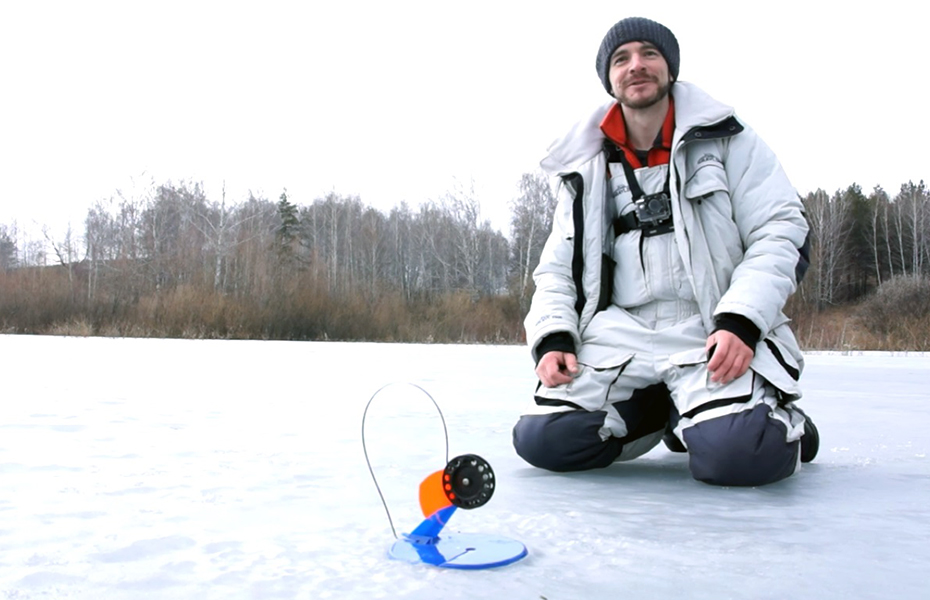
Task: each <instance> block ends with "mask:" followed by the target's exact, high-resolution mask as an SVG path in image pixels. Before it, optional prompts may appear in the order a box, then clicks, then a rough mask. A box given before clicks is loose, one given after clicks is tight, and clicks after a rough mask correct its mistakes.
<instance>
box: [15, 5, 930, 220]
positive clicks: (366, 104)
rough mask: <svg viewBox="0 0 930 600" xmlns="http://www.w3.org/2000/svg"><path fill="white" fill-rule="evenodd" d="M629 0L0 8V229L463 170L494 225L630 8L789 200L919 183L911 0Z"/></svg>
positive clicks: (585, 89) (429, 194)
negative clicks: (131, 207) (795, 192)
mask: <svg viewBox="0 0 930 600" xmlns="http://www.w3.org/2000/svg"><path fill="white" fill-rule="evenodd" d="M636 4H637V5H636V7H633V5H632V4H630V3H618V2H599V1H596V2H595V1H592V2H582V1H579V2H573V3H554V2H522V1H520V2H517V1H508V2H504V1H502V0H497V1H494V2H485V1H475V2H470V3H467V4H464V3H454V4H453V3H440V2H435V1H432V2H413V1H404V0H397V1H394V2H361V1H349V0H346V1H342V2H325V3H324V2H267V1H266V2H261V3H258V2H254V3H243V2H229V1H227V2H206V1H204V2H196V1H192V0H188V1H183V2H175V1H159V2H102V1H98V0H85V1H83V2H42V1H35V2H12V1H10V2H3V3H2V4H0V57H2V58H0V82H2V88H0V193H2V195H3V196H2V201H0V223H6V224H9V223H11V222H12V221H13V220H14V219H15V220H17V221H18V222H19V224H20V226H21V227H25V226H29V225H30V224H35V223H38V224H46V225H51V226H52V227H53V228H59V227H62V226H63V224H65V223H67V222H68V221H71V222H72V223H74V224H75V226H77V227H78V228H81V229H82V227H80V225H81V222H82V220H83V217H84V215H85V214H86V211H87V209H88V208H89V207H90V206H91V205H92V204H93V203H94V202H95V201H97V200H100V199H105V198H109V197H111V196H113V195H115V193H116V190H117V189H121V190H126V189H127V188H130V187H131V186H132V185H135V186H136V189H137V190H138V189H145V187H146V182H149V181H154V182H156V183H162V182H164V181H167V180H172V181H176V182H177V181H195V182H202V183H203V184H204V186H205V188H206V190H207V193H208V195H209V196H210V198H211V199H215V200H219V199H220V193H221V192H220V190H221V189H222V184H223V182H224V181H225V184H226V190H227V200H228V201H229V202H239V201H241V200H244V199H245V198H246V197H247V195H248V192H249V190H252V191H254V192H255V193H256V194H264V195H265V196H266V197H267V198H269V199H271V200H276V199H277V198H278V196H279V195H280V193H281V191H282V189H284V188H287V190H288V194H289V196H290V198H291V200H292V201H294V202H295V203H297V204H301V205H305V204H310V203H311V202H312V201H313V200H314V199H315V198H317V197H319V196H321V195H323V194H324V193H326V192H327V191H330V190H334V191H336V192H337V193H340V194H358V195H360V197H361V199H362V201H363V202H364V203H365V204H367V205H371V206H375V207H377V208H379V209H381V210H384V211H387V210H389V209H390V208H391V207H392V206H396V205H397V204H399V203H400V202H401V201H402V200H407V201H408V202H410V203H411V204H412V205H413V206H416V205H417V204H419V203H420V202H422V201H425V200H428V199H437V198H439V197H440V196H442V194H443V193H445V192H446V191H449V190H451V189H453V187H454V186H455V185H456V182H457V181H458V182H462V183H465V184H466V185H467V184H468V182H470V181H472V180H473V181H474V184H475V187H476V190H477V192H478V194H479V197H480V200H481V202H482V207H483V214H484V216H485V217H487V218H491V219H492V221H493V223H494V225H495V226H496V227H498V228H499V229H501V230H502V231H504V232H505V233H506V232H507V230H508V224H507V218H508V214H509V213H508V203H509V201H510V200H511V199H512V198H513V197H514V196H515V195H516V185H517V182H518V181H519V179H520V176H521V174H522V173H525V172H528V171H532V170H534V169H535V168H536V165H537V164H538V161H539V159H540V158H541V157H542V155H543V153H544V150H545V148H546V147H547V146H548V144H549V143H550V142H551V141H552V140H553V139H555V138H556V137H558V136H559V135H561V134H562V133H563V132H564V131H565V130H566V128H567V127H568V126H569V125H570V124H571V123H572V122H573V121H575V120H577V119H578V118H580V117H581V116H582V115H584V114H586V113H587V112H588V111H589V110H590V109H591V108H593V107H594V106H596V105H597V104H599V103H601V102H603V101H604V100H606V99H607V96H606V93H605V92H604V90H603V88H601V86H600V83H599V81H598V78H597V75H596V73H595V69H594V60H595V56H596V52H597V48H598V45H599V44H600V41H601V38H602V37H603V35H604V33H605V32H606V31H607V29H608V28H609V27H610V26H611V25H612V24H613V23H614V22H616V21H617V20H619V19H620V18H623V17H625V16H632V15H641V16H647V17H650V18H653V19H656V20H659V21H661V22H663V23H665V24H666V25H667V26H669V27H670V28H671V29H672V31H674V32H675V34H676V36H677V37H678V40H679V43H680V45H681V53H682V58H681V74H680V78H681V79H683V80H687V81H691V82H693V83H696V84H698V85H700V86H701V87H703V88H704V89H706V90H707V91H708V92H710V93H711V94H712V95H714V96H716V97H717V98H718V99H720V100H721V101H724V102H726V103H728V104H731V105H733V106H735V107H736V109H737V112H738V114H739V115H740V116H742V117H743V118H744V119H746V120H747V121H748V122H749V123H750V124H751V125H752V126H753V127H754V128H755V129H756V130H758V131H759V132H760V134H761V135H762V136H763V138H764V139H765V140H766V142H768V144H769V145H770V146H772V147H773V148H774V150H775V151H776V153H777V154H778V155H779V157H780V159H781V161H782V163H783V164H784V166H785V168H786V170H787V171H788V174H789V176H790V177H791V179H792V181H793V182H794V184H795V186H796V187H797V188H798V189H799V191H801V192H802V193H805V192H807V191H811V190H814V189H816V188H818V187H819V188H823V189H826V190H828V191H830V192H833V191H835V190H836V189H838V188H845V187H846V186H847V185H849V184H851V183H853V182H856V183H859V184H860V185H861V186H862V188H863V189H864V190H865V191H866V192H868V191H871V189H872V187H873V186H875V185H882V186H883V187H885V189H886V190H887V191H889V192H891V193H892V194H893V193H895V192H896V191H897V190H898V188H899V186H900V185H901V184H902V183H905V182H906V181H908V180H914V181H915V182H916V181H918V180H920V179H930V168H928V161H927V158H928V154H930V153H928V152H927V151H926V149H925V147H926V144H927V142H926V140H927V139H928V138H930V124H928V120H927V118H926V109H925V103H926V97H927V94H928V91H930V85H928V82H927V76H926V74H925V64H926V62H927V61H926V58H927V55H928V52H927V50H925V48H924V44H925V40H926V35H927V33H926V23H925V20H924V19H922V18H919V15H920V14H921V13H922V10H921V9H919V8H918V3H913V2H904V1H902V2H897V1H890V0H888V1H885V2H880V3H877V2H871V3H869V4H868V5H863V4H862V3H858V2H857V3H849V4H845V5H843V6H842V8H830V7H839V6H840V5H839V4H838V3H837V4H834V3H833V2H817V1H814V0H808V1H806V2H793V1H782V2H776V3H768V5H769V6H770V7H771V8H762V7H760V6H759V5H758V4H757V3H752V2H712V3H706V2H705V3H695V2H678V1H672V0H665V1H663V2H641V3H636ZM837 11H839V12H837ZM133 182H134V184H133Z"/></svg>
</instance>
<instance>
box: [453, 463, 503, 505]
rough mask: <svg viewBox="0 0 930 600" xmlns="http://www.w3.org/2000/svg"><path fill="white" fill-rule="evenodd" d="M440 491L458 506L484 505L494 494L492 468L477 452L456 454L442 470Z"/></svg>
mask: <svg viewBox="0 0 930 600" xmlns="http://www.w3.org/2000/svg"><path fill="white" fill-rule="evenodd" d="M442 491H443V492H444V493H445V494H446V498H448V499H449V502H451V503H452V504H454V505H455V506H458V507H459V508H466V509H472V508H478V507H479V506H484V505H485V504H487V503H488V500H490V499H491V496H492V495H493V494H494V470H493V469H491V465H490V464H488V461H486V460H484V459H483V458H481V457H480V456H478V455H477V454H463V455H461V456H456V457H455V458H453V459H452V460H450V461H449V464H447V465H446V468H445V469H444V470H443V473H442Z"/></svg>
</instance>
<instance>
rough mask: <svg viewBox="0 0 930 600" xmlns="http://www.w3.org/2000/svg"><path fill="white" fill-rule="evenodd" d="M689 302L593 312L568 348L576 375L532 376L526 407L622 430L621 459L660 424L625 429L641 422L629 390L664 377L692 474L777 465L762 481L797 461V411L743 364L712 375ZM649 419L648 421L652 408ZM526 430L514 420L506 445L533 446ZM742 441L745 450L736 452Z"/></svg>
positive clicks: (655, 437) (614, 433)
mask: <svg viewBox="0 0 930 600" xmlns="http://www.w3.org/2000/svg"><path fill="white" fill-rule="evenodd" d="M694 312H695V311H694V305H693V304H692V303H689V302H687V301H655V302H651V303H648V304H646V305H644V306H642V307H638V308H636V309H629V310H628V309H622V308H619V307H616V306H610V307H609V308H607V309H605V310H604V311H602V312H600V313H598V314H597V315H596V316H595V317H594V319H593V320H592V322H591V324H590V325H589V326H588V328H587V329H586V330H585V332H584V336H583V340H582V345H581V348H580V349H579V350H578V353H577V357H578V362H579V373H578V375H577V376H576V377H575V378H574V379H573V381H571V382H570V383H568V384H565V385H561V386H558V387H554V388H545V387H542V386H541V387H540V388H539V389H538V390H537V392H536V405H535V407H534V408H533V409H532V410H531V411H530V413H529V414H528V415H527V417H531V416H532V415H545V414H549V415H553V414H554V413H563V412H574V413H576V414H577V415H576V416H578V417H580V418H581V419H583V420H584V421H585V422H586V423H587V425H588V429H589V431H590V430H591V423H592V422H593V421H592V417H594V414H597V415H598V416H597V423H598V427H597V434H598V437H599V438H600V441H601V442H607V441H608V440H612V439H621V440H623V444H622V449H621V450H620V451H619V453H618V455H617V456H616V457H615V458H613V460H620V461H623V460H630V459H633V458H636V457H637V456H641V455H642V454H644V453H646V452H648V451H649V450H650V449H652V448H653V447H655V446H656V445H657V444H658V443H659V441H660V440H661V439H662V435H663V434H664V433H665V430H664V429H662V430H660V431H652V432H646V431H638V432H634V431H632V429H634V428H640V429H642V426H641V423H642V418H641V417H640V413H642V411H643V406H646V405H644V404H643V402H642V399H641V398H637V397H636V392H637V391H642V390H643V389H644V388H649V387H650V386H654V385H655V384H664V385H665V386H667V388H668V392H669V394H670V397H671V402H672V407H670V410H669V412H668V419H667V421H668V422H669V423H670V425H669V427H670V428H671V429H672V430H673V431H674V433H675V435H676V436H677V437H678V439H679V440H681V441H682V442H684V445H685V446H686V447H687V449H688V451H689V453H690V454H691V455H692V456H691V458H692V465H691V467H692V473H693V474H694V475H695V477H696V478H698V479H704V480H708V479H717V478H718V477H717V476H716V475H714V476H708V477H702V476H699V472H700V473H703V472H704V471H707V470H708V469H709V470H711V471H714V472H717V471H718V470H719V464H718V463H721V461H722V463H723V464H724V465H725V467H726V465H731V463H732V462H733V461H736V462H737V463H740V462H741V461H742V463H741V464H740V465H737V466H736V467H734V468H735V471H734V473H736V471H738V472H739V473H738V474H734V477H735V481H734V482H732V484H733V485H755V484H756V482H755V479H754V477H753V476H752V475H751V474H747V473H746V472H752V471H754V470H759V469H761V470H767V471H771V472H773V473H777V477H775V476H774V475H773V476H768V477H766V476H762V477H761V479H762V480H763V481H761V482H762V483H767V482H768V480H775V479H780V478H783V477H785V476H787V475H790V474H791V473H793V472H794V470H795V469H796V466H797V462H798V452H797V449H798V443H797V441H798V440H799V439H800V438H801V436H802V435H803V432H804V417H803V416H802V415H801V414H800V413H798V412H796V411H792V410H791V409H790V407H789V406H782V405H780V404H779V402H778V398H777V394H776V391H775V389H774V388H773V387H772V386H771V385H769V384H768V383H767V382H766V381H765V380H764V379H763V378H762V377H760V376H758V375H757V374H756V373H754V372H753V371H752V370H751V369H750V370H748V371H747V372H746V373H745V374H744V375H743V376H742V377H739V378H738V379H736V380H734V381H731V382H730V383H727V384H720V383H715V382H713V381H711V379H710V373H709V372H708V369H707V353H706V352H705V350H704V346H705V343H706V340H707V334H706V332H705V330H704V327H703V325H702V322H701V318H700V316H699V315H696V314H694ZM631 400H635V401H636V402H630V401H631ZM658 401H660V402H661V401H662V400H661V398H660V399H659V400H658ZM650 410H651V409H650ZM565 416H566V417H567V416H568V415H565ZM531 422H532V420H528V421H527V423H526V424H527V425H528V424H530V423H531ZM564 422H565V420H564V419H563V423H564ZM649 422H650V423H651V426H650V427H651V428H652V429H654V428H655V418H652V419H650V420H649ZM519 427H520V424H518V428H519ZM534 427H535V426H534ZM531 431H534V429H531V428H527V427H523V431H522V433H521V432H518V431H517V430H515V432H514V435H515V445H517V437H518V433H520V434H521V435H522V438H523V440H525V441H527V442H529V444H528V443H524V442H523V441H521V444H522V445H523V446H524V448H527V452H528V453H534V452H535V451H532V450H529V448H530V445H531V444H532V442H531V441H530V440H529V438H531V437H533V436H535V435H536V434H535V433H530V432H531ZM759 436H761V437H759ZM762 438H764V444H762ZM551 441H555V440H551ZM593 442H594V441H593V440H592V441H589V443H593ZM573 443H574V442H568V445H569V446H571V445H572V444H573ZM760 444H762V445H764V446H765V448H762V446H761V445H760ZM557 445H558V442H557V443H556V446H557ZM695 445H697V446H698V447H694V446H695ZM734 446H736V447H734ZM743 447H746V448H748V449H749V450H747V451H748V452H749V453H750V454H753V456H752V457H747V458H746V459H745V460H743V459H742V458H740V456H739V454H740V453H743V452H744V449H743ZM517 450H518V452H520V453H521V455H522V456H524V458H527V460H528V461H530V462H531V463H532V462H533V460H531V459H530V458H528V456H525V455H524V454H523V453H522V452H521V449H520V445H517ZM572 452H573V453H574V452H575V450H572ZM760 452H761V453H762V454H761V455H759V453H760ZM695 460H697V461H698V463H699V464H695ZM747 461H748V462H747ZM753 461H755V462H754V463H753ZM759 461H761V463H759ZM705 463H706V464H705ZM750 463H753V464H750ZM756 463H759V464H756ZM776 463H777V464H776ZM595 466H597V465H595ZM600 466H604V465H600ZM731 466H732V465H731ZM757 467H758V469H757ZM726 468H729V467H726ZM556 470H561V469H556ZM565 470H570V469H568V468H566V469H565ZM760 472H761V471H760ZM723 479H724V480H725V479H727V476H726V475H725V476H723ZM714 482H715V483H724V484H726V482H724V481H714Z"/></svg>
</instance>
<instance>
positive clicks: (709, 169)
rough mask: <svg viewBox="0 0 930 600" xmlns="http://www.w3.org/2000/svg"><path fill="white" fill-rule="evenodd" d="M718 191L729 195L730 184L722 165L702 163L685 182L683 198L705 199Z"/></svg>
mask: <svg viewBox="0 0 930 600" xmlns="http://www.w3.org/2000/svg"><path fill="white" fill-rule="evenodd" d="M718 192H722V193H724V194H726V195H727V196H729V192H730V184H729V181H728V180H727V172H726V171H725V170H724V169H723V165H722V164H720V163H717V162H707V163H704V164H703V165H701V166H700V167H698V169H697V170H696V171H695V172H694V173H692V174H691V177H690V178H688V181H686V182H685V198H687V199H688V200H692V201H697V200H705V199H707V198H710V197H711V196H713V195H714V194H715V193H718Z"/></svg>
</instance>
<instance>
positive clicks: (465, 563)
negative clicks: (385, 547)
mask: <svg viewBox="0 0 930 600" xmlns="http://www.w3.org/2000/svg"><path fill="white" fill-rule="evenodd" d="M415 540H416V541H415ZM389 554H390V556H391V558H394V559H397V560H402V561H405V562H409V563H425V564H428V565H433V566H435V567H443V568H446V569H490V568H493V567H502V566H504V565H509V564H510V563H513V562H516V561H518V560H520V559H521V558H523V557H524V556H526V555H527V551H526V546H524V545H523V544H521V543H520V542H518V541H516V540H512V539H510V538H505V537H501V536H496V535H485V534H477V533H457V534H452V535H444V536H441V537H436V538H419V539H417V538H411V537H405V538H403V539H399V540H397V541H396V542H394V545H392V546H391V550H390V552H389Z"/></svg>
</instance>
